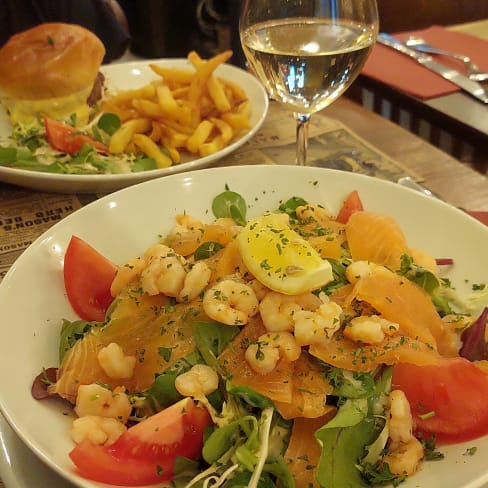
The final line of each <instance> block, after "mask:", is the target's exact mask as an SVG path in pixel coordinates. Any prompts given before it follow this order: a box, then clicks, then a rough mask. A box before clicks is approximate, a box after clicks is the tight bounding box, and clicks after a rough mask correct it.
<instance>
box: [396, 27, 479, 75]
mask: <svg viewBox="0 0 488 488" xmlns="http://www.w3.org/2000/svg"><path fill="white" fill-rule="evenodd" d="M405 44H406V45H407V46H408V47H411V48H413V49H415V50H416V51H420V52H423V53H428V54H438V55H439V56H447V57H450V58H453V59H456V60H458V61H461V62H463V63H464V65H465V66H466V69H467V75H468V78H470V79H471V80H474V81H487V80H488V73H486V72H483V71H481V70H480V69H479V68H478V66H476V64H474V63H473V61H472V60H471V58H470V57H469V56H464V55H463V54H458V53H454V52H452V51H446V50H445V49H439V48H437V47H434V46H431V45H429V44H427V42H426V41H425V40H424V39H422V38H421V37H414V36H410V37H409V38H408V39H407V41H406V42H405Z"/></svg>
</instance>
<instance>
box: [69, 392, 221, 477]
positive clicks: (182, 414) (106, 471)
mask: <svg viewBox="0 0 488 488" xmlns="http://www.w3.org/2000/svg"><path fill="white" fill-rule="evenodd" d="M210 422H211V419H210V415H209V414H208V412H207V410H205V409H203V408H200V407H198V406H197V405H196V404H195V402H194V401H193V400H192V399H191V398H184V399H183V400H180V401H179V402H178V403H175V404H174V405H172V406H171V407H168V408H166V409H165V410H162V411H161V412H159V413H157V414H156V415H153V416H151V417H149V418H148V419H147V420H144V421H143V422H140V423H139V424H136V425H134V426H133V427H131V428H130V429H128V430H127V431H126V432H125V433H124V434H122V435H121V436H120V437H119V439H117V441H115V443H114V444H112V445H111V446H95V445H93V444H92V443H91V442H90V441H88V440H85V441H83V442H81V443H80V444H78V445H77V446H76V447H75V448H74V449H73V450H72V451H71V453H70V458H71V460H72V461H73V463H74V464H75V465H76V467H77V468H78V471H79V473H80V475H81V476H83V477H85V478H88V479H91V480H94V481H99V482H102V483H109V484H114V485H119V486H139V485H145V484H153V483H160V482H162V481H167V480H170V479H172V477H173V468H174V462H175V459H176V458H177V457H178V456H185V457H187V458H190V459H195V460H196V459H198V458H199V457H200V455H201V451H202V446H203V433H204V430H205V428H206V427H207V426H208V425H209V424H210Z"/></svg>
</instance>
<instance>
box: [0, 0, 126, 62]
mask: <svg viewBox="0 0 488 488" xmlns="http://www.w3.org/2000/svg"><path fill="white" fill-rule="evenodd" d="M44 22H66V23H71V24H78V25H81V26H83V27H85V28H86V29H88V30H90V31H92V32H94V33H95V34H96V35H97V36H98V37H99V38H100V40H101V41H102V42H103V44H104V46H105V50H106V54H105V58H104V60H103V62H104V63H108V62H110V61H112V60H114V59H117V58H120V57H121V56H122V55H123V54H124V52H125V51H126V49H127V48H128V46H129V42H130V36H129V34H128V32H127V31H126V30H125V29H124V28H123V26H122V25H121V24H120V23H119V21H118V20H117V18H116V17H115V15H114V13H113V11H112V9H111V8H110V7H109V6H108V5H107V3H106V2H105V1H104V0H73V1H71V0H0V45H3V44H4V43H5V42H6V41H7V40H8V39H9V38H10V36H12V35H13V34H15V33H17V32H21V31H24V30H27V29H29V28H31V27H34V26H36V25H38V24H42V23H44Z"/></svg>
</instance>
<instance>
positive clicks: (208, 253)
mask: <svg viewBox="0 0 488 488" xmlns="http://www.w3.org/2000/svg"><path fill="white" fill-rule="evenodd" d="M223 248H224V246H223V245H222V244H220V243H219V242H214V241H208V242H204V243H203V244H201V245H200V246H198V247H197V248H196V250H195V252H194V254H193V257H194V259H195V261H199V260H200V259H207V258H210V257H212V256H213V255H214V254H217V253H218V252H219V251H220V250H221V249H223Z"/></svg>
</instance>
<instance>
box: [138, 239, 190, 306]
mask: <svg viewBox="0 0 488 488" xmlns="http://www.w3.org/2000/svg"><path fill="white" fill-rule="evenodd" d="M144 260H145V261H146V263H147V266H146V268H145V269H144V271H143V272H142V274H141V287H142V290H143V291H144V292H145V293H147V294H148V295H158V294H159V293H164V294H165V295H167V296H170V297H177V296H178V295H179V293H180V291H181V290H182V288H183V286H184V282H185V277H186V270H185V266H184V265H185V264H186V260H185V258H183V257H182V256H180V255H178V254H177V253H175V252H174V251H173V249H171V248H170V247H168V246H165V245H164V244H157V245H155V246H153V247H150V248H149V249H148V250H147V251H146V252H145V253H144Z"/></svg>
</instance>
